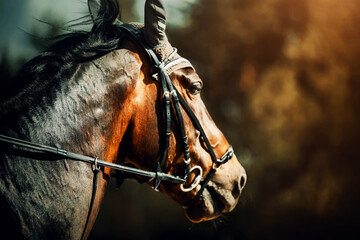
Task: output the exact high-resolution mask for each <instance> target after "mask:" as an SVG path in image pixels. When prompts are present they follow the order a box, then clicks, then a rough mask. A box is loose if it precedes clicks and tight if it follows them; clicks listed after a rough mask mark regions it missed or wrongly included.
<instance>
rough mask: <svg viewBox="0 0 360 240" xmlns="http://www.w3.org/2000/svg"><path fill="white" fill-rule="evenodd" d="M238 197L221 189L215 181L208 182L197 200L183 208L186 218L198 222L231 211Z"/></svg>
mask: <svg viewBox="0 0 360 240" xmlns="http://www.w3.org/2000/svg"><path fill="white" fill-rule="evenodd" d="M238 200H239V198H234V197H233V196H232V195H231V193H228V192H227V191H224V190H221V189H220V188H218V187H217V186H216V184H215V183H213V182H211V181H210V182H209V183H208V186H207V187H205V189H204V191H203V193H202V194H201V197H200V198H199V200H197V201H196V202H194V203H193V204H192V205H191V206H189V207H187V208H185V213H186V216H187V218H188V219H189V220H190V221H192V222H194V223H200V222H204V221H210V220H213V219H215V218H217V217H219V216H220V215H221V214H222V213H228V212H231V211H232V210H233V209H234V208H235V206H236V204H237V202H238Z"/></svg>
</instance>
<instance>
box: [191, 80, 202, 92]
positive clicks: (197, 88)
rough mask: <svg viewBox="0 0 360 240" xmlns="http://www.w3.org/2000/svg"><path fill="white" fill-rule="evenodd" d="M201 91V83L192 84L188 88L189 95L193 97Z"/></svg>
mask: <svg viewBox="0 0 360 240" xmlns="http://www.w3.org/2000/svg"><path fill="white" fill-rule="evenodd" d="M201 89H202V83H201V82H196V83H193V84H191V86H190V88H189V90H190V93H191V94H193V95H196V94H199V93H200V91H201Z"/></svg>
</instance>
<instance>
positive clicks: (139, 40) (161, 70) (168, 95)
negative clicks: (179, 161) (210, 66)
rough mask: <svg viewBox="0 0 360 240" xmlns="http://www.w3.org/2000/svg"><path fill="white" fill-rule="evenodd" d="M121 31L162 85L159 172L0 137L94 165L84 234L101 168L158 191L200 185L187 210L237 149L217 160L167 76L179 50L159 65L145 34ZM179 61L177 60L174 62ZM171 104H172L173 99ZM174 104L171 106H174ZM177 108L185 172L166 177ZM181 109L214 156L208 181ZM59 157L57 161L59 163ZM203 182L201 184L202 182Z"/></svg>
mask: <svg viewBox="0 0 360 240" xmlns="http://www.w3.org/2000/svg"><path fill="white" fill-rule="evenodd" d="M118 27H119V30H120V31H122V32H124V33H126V34H127V35H128V36H129V37H130V38H131V39H133V40H134V42H135V43H136V44H137V46H139V47H140V49H141V50H142V52H143V53H144V54H145V55H146V56H147V58H148V59H149V60H150V62H151V63H152V65H153V77H154V78H155V79H157V80H158V81H159V82H160V84H161V91H162V96H163V98H162V99H163V102H164V104H163V108H164V115H165V143H164V146H163V154H162V157H161V160H160V161H159V162H158V163H157V166H156V171H146V170H141V169H138V168H135V167H130V166H125V165H120V164H115V163H110V162H106V161H103V160H100V159H98V158H97V157H95V158H94V157H89V156H85V155H81V154H77V153H73V152H68V151H66V150H63V149H59V148H55V147H50V146H46V145H42V144H37V143H32V142H29V141H25V140H21V139H18V138H13V137H8V136H4V135H0V142H3V143H6V144H10V145H13V147H12V148H14V147H15V146H18V147H22V148H25V149H29V150H31V151H36V152H41V153H50V154H52V155H54V156H57V157H61V158H62V159H70V160H75V161H82V162H86V163H90V164H92V166H94V168H93V171H94V184H93V193H92V199H91V203H90V209H89V213H88V219H87V221H86V224H85V229H84V232H85V230H86V228H87V225H88V221H89V218H90V216H91V213H92V208H93V204H94V199H95V196H96V191H97V176H98V174H97V173H98V172H99V171H100V166H103V167H109V168H112V169H115V170H118V171H120V172H124V173H130V174H135V175H140V176H144V177H148V178H150V181H151V180H154V189H155V190H157V189H158V187H159V185H160V183H161V181H166V182H170V183H174V184H180V189H181V190H182V191H183V192H190V191H192V190H193V189H195V188H196V187H197V186H198V185H200V184H201V188H200V190H199V191H198V192H197V193H196V195H195V197H194V198H193V199H192V200H191V201H190V202H188V203H186V204H185V205H184V206H183V207H185V208H187V207H189V206H191V205H192V204H193V203H194V202H195V201H197V199H199V197H200V196H201V194H202V192H203V191H204V189H205V187H206V186H207V184H208V182H209V181H210V180H211V179H212V177H213V176H214V174H215V172H216V171H217V170H218V169H219V168H220V166H221V165H223V164H225V163H226V162H227V161H228V160H229V159H231V158H232V156H233V153H234V150H233V148H232V146H231V145H230V146H229V148H228V150H227V151H226V152H225V154H224V155H223V156H222V157H221V158H220V159H218V158H217V157H216V155H215V153H214V150H213V148H212V146H211V144H210V142H209V140H208V138H207V136H206V133H205V131H204V130H203V128H202V126H201V124H200V122H199V120H198V118H197V117H196V115H195V114H194V112H193V111H192V109H191V108H190V106H189V105H188V104H187V102H186V101H185V99H184V98H183V97H182V96H181V94H180V93H179V92H178V90H177V89H176V88H175V86H174V84H173V83H172V81H171V79H170V78H169V75H168V74H167V71H166V70H167V68H168V67H169V66H172V65H173V64H174V61H170V59H171V57H172V56H173V55H174V54H176V51H177V50H176V49H174V51H173V53H172V54H171V55H170V56H169V57H167V58H166V59H165V60H164V61H162V62H160V61H159V59H158V57H157V56H156V54H155V52H154V51H153V50H152V49H151V47H150V46H149V45H148V44H147V43H146V40H145V39H144V36H143V34H142V31H141V30H140V29H139V28H137V27H135V26H133V25H131V24H122V25H119V26H118ZM181 60H183V61H187V60H186V59H184V58H181ZM175 61H177V60H175ZM170 99H171V100H172V101H171V100H170ZM171 103H172V104H171ZM172 105H173V108H174V113H175V115H176V118H177V121H178V124H179V126H180V133H181V139H182V148H183V152H184V165H185V173H184V175H183V176H174V175H170V174H166V173H163V172H162V168H163V167H164V164H165V162H166V159H167V157H168V150H169V142H170V135H171V132H170V131H171V109H172V107H171V106H172ZM181 107H182V108H183V109H184V110H185V112H186V113H187V115H188V116H189V118H190V119H191V121H192V123H193V124H194V126H195V128H196V129H197V130H198V131H199V132H200V136H201V137H202V139H203V141H204V142H205V144H206V147H207V151H208V153H209V154H210V156H211V159H212V162H213V164H212V167H211V170H210V171H209V173H208V174H207V176H206V177H205V179H204V180H203V181H202V179H203V177H202V175H203V170H202V168H201V167H200V166H198V165H195V166H194V167H192V168H190V163H191V158H190V150H189V145H188V139H187V136H186V132H185V125H184V120H183V115H182V112H181ZM58 159H59V158H57V159H56V160H58ZM196 170H198V171H199V174H198V176H197V177H196V178H195V179H194V180H193V182H192V183H191V185H190V186H189V187H185V186H184V184H185V183H186V181H187V179H188V178H189V176H190V173H191V172H195V171H196ZM201 181H202V182H201Z"/></svg>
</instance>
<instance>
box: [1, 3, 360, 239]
mask: <svg viewBox="0 0 360 240" xmlns="http://www.w3.org/2000/svg"><path fill="white" fill-rule="evenodd" d="M164 2H165V4H166V6H167V11H168V12H169V14H168V15H169V24H168V36H169V39H170V41H171V42H172V45H173V46H176V47H177V48H178V49H179V52H180V54H181V55H182V56H184V57H186V58H188V59H189V60H190V61H191V62H192V63H193V64H194V66H195V67H196V69H197V72H198V73H199V75H200V76H201V77H202V79H203V80H204V90H203V93H202V98H203V100H204V102H205V103H206V105H207V107H208V110H209V112H210V114H211V115H212V117H213V118H214V120H215V122H216V123H217V125H218V126H219V128H220V129H221V130H222V131H223V132H224V134H225V136H226V137H227V138H228V140H229V142H231V143H232V145H233V146H234V148H235V151H236V154H237V156H238V158H239V160H240V162H241V163H242V164H243V166H244V167H245V168H246V170H247V174H248V183H247V186H246V188H245V191H244V193H243V195H242V198H241V200H240V203H239V204H238V207H237V208H236V209H235V210H234V211H233V212H232V213H230V214H227V215H225V216H223V217H221V218H219V219H217V220H215V221H212V222H208V223H201V224H192V223H190V222H189V221H188V220H187V219H186V217H185V215H184V213H183V210H182V209H181V207H179V206H177V205H176V204H175V203H173V202H172V201H171V200H169V199H167V198H166V197H164V196H163V195H161V194H160V193H156V192H154V191H152V190H151V188H150V187H149V186H147V185H139V184H137V183H135V182H131V181H126V182H125V183H124V184H123V186H122V187H121V188H120V189H119V190H116V189H115V181H112V182H111V184H110V187H109V189H108V192H107V194H106V198H105V201H104V202H103V205H102V209H101V211H100V214H99V216H98V218H97V221H96V223H95V226H94V228H93V231H92V234H91V236H90V239H159V238H164V239H224V240H225V239H226V240H230V239H264V238H268V239H304V238H307V239H314V238H319V239H338V238H340V239H348V238H350V237H351V236H354V234H357V233H359V232H360V230H359V229H360V206H359V203H360V202H359V200H360V190H359V186H358V183H360V171H359V170H360V169H359V165H360V152H359V148H360V146H359V145H360V141H359V140H360V137H359V136H360V127H359V119H360V118H359V117H360V66H359V63H360V28H359V24H360V1H359V0H344V1H339V0H222V1H218V0H188V1H175V0H164ZM120 4H121V6H122V20H123V21H125V22H127V21H142V20H143V5H144V0H138V1H132V0H120ZM86 14H87V5H86V1H84V0H62V1H56V0H12V1H10V0H0V26H1V27H0V78H1V80H6V79H9V78H10V77H12V76H14V75H15V74H16V72H17V71H18V69H19V67H20V66H21V65H22V64H24V63H25V62H26V61H28V60H29V59H31V58H32V57H34V56H35V55H36V54H38V53H39V52H40V51H43V50H44V49H45V48H46V47H47V46H48V41H46V40H45V39H46V38H48V37H51V36H54V35H56V34H59V33H61V32H62V30H60V29H59V28H56V27H51V26H49V25H47V24H44V23H42V22H40V21H38V20H37V19H40V20H42V21H47V22H50V23H52V24H53V25H58V26H64V25H66V23H67V22H68V21H70V20H72V19H76V18H79V17H81V16H84V15H86ZM351 238H353V237H351Z"/></svg>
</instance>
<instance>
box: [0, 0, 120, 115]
mask: <svg viewBox="0 0 360 240" xmlns="http://www.w3.org/2000/svg"><path fill="white" fill-rule="evenodd" d="M105 2H106V4H105V6H104V7H103V8H102V9H101V11H100V12H99V14H98V16H97V17H96V18H94V17H92V22H93V27H92V29H91V31H90V32H85V31H73V32H71V33H68V34H64V35H60V36H58V37H56V39H60V40H58V41H57V42H56V43H55V44H54V45H52V46H51V47H50V48H49V49H48V50H46V51H45V52H43V53H42V54H40V55H39V56H37V57H35V58H33V59H32V60H30V61H29V62H28V63H26V64H25V65H24V66H23V67H22V69H21V70H20V71H19V73H18V75H17V76H16V77H15V78H14V79H11V80H9V81H6V82H1V93H0V95H1V96H0V110H1V111H0V119H1V121H3V120H4V119H2V118H3V117H4V116H5V115H6V114H7V113H8V112H9V111H11V112H14V111H15V112H18V111H22V110H24V109H22V108H24V104H23V103H24V101H31V100H30V99H27V96H29V95H31V94H33V95H34V92H41V90H42V91H46V88H49V86H52V87H53V86H54V85H57V84H58V82H59V80H60V79H61V78H66V76H68V75H69V74H70V73H71V72H72V71H73V69H74V68H75V67H76V66H77V65H78V64H81V63H83V62H88V61H91V60H93V59H96V58H98V57H100V56H103V55H105V54H107V53H109V52H111V51H113V50H115V49H117V48H118V47H119V45H120V44H121V40H122V36H121V33H120V32H119V30H118V27H117V25H118V24H119V22H120V21H119V20H117V17H118V16H119V12H120V11H119V5H118V2H117V1H116V0H108V1H105ZM88 22H89V21H83V22H82V23H79V24H76V25H82V24H83V25H84V24H87V23H88ZM72 26H74V25H72ZM49 94H50V95H51V92H50V93H49ZM33 101H34V100H33ZM32 104H36V102H33V103H32ZM6 117H7V118H8V117H9V116H6ZM11 118H12V117H11Z"/></svg>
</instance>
